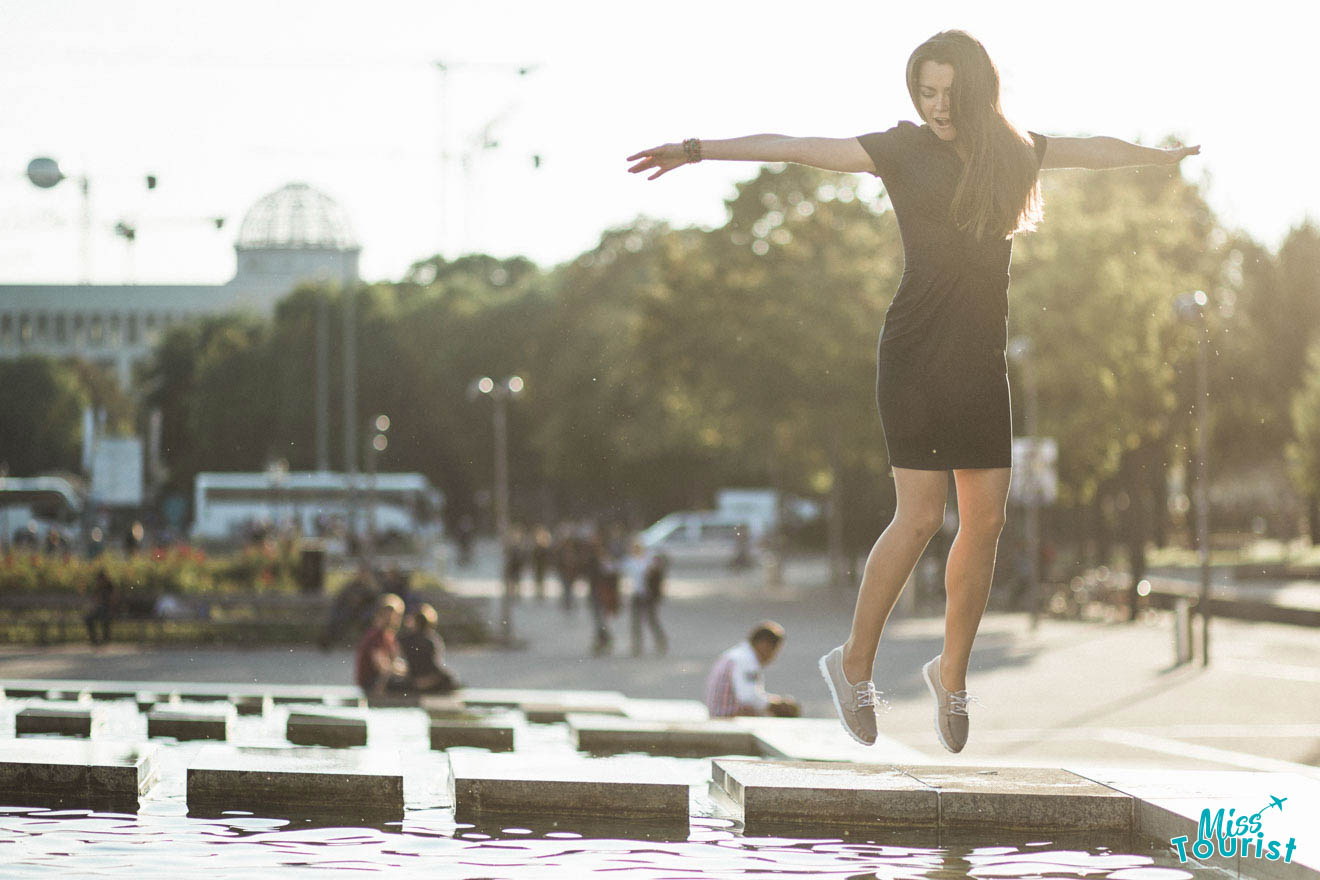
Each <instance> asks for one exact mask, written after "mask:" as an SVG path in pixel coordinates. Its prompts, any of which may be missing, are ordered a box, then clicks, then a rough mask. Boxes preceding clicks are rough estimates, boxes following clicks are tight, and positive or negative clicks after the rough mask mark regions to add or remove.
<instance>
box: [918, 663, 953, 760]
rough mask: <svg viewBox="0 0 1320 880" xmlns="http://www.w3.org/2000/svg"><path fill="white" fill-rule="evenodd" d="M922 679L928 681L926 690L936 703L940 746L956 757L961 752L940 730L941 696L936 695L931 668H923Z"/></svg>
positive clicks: (937, 731)
mask: <svg viewBox="0 0 1320 880" xmlns="http://www.w3.org/2000/svg"><path fill="white" fill-rule="evenodd" d="M921 677H922V678H924V679H926V690H928V691H930V696H931V699H932V700H934V701H935V736H936V737H937V738H938V739H939V741H940V745H942V746H944V748H946V749H948V750H949V751H950V752H953V753H954V754H955V755H956V754H958V752H959V751H960V750H959V749H955V748H953V747H952V746H950V745H949V744H948V742H946V741H945V739H944V731H943V730H941V729H940V695H939V694H937V693H935V681H934V679H932V678H931V677H930V670H929V667H926V666H923V667H922V668H921Z"/></svg>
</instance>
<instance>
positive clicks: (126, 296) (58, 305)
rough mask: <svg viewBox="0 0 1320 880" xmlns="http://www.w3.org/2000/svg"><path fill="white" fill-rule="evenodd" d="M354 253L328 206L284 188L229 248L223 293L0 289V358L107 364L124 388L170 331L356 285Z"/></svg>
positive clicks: (319, 197) (193, 288)
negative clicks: (232, 267) (309, 291)
mask: <svg viewBox="0 0 1320 880" xmlns="http://www.w3.org/2000/svg"><path fill="white" fill-rule="evenodd" d="M361 252H362V248H361V245H359V244H358V242H357V238H356V236H355V235H354V233H353V229H352V224H351V223H350V222H349V219H348V216H347V214H346V213H345V212H344V209H343V208H342V207H340V206H339V204H338V203H336V202H335V201H334V199H332V198H330V197H329V196H327V195H326V194H325V193H323V192H320V191H319V190H316V189H314V188H312V187H311V186H309V185H307V184H305V183H290V184H288V185H287V186H284V187H281V188H280V189H278V190H276V191H274V192H272V193H269V194H268V195H265V196H263V197H262V198H260V199H258V200H257V202H256V203H255V204H254V205H253V206H252V207H251V208H250V209H249V210H248V212H247V214H246V216H244V218H243V223H242V225H241V226H240V227H239V233H238V240H237V242H235V244H234V253H235V256H236V257H237V268H236V271H235V273H234V277H233V278H232V279H231V280H230V281H229V282H228V283H227V284H222V285H218V286H217V285H163V284H12V285H3V284H0V358H5V359H14V358H19V357H23V356H26V355H45V356H48V357H80V358H83V359H85V360H89V361H93V362H96V363H105V364H110V365H113V366H114V369H115V372H116V374H117V375H118V376H119V381H120V384H121V385H122V386H123V387H125V388H128V387H129V386H130V385H131V384H132V376H133V366H134V365H135V364H138V363H141V362H144V361H146V360H147V358H148V357H149V356H150V354H151V348H152V346H153V345H154V344H155V343H156V342H157V341H158V340H159V338H160V335H161V333H162V332H163V331H164V330H166V329H168V328H169V327H171V326H173V325H174V324H176V323H179V322H181V321H187V320H190V319H193V318H197V317H200V316H202V315H210V314H219V313H224V312H230V311H235V310H248V311H255V312H258V313H261V314H270V313H271V312H272V311H273V310H274V307H275V304H276V303H277V302H279V300H280V299H281V298H282V297H283V296H285V295H286V294H287V293H288V292H289V291H291V290H292V289H293V288H294V287H296V286H297V285H298V284H300V283H302V282H304V281H330V282H339V281H341V280H343V279H348V280H350V281H357V280H358V277H359V276H358V257H359V255H360V254H361Z"/></svg>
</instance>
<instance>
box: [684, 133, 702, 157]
mask: <svg viewBox="0 0 1320 880" xmlns="http://www.w3.org/2000/svg"><path fill="white" fill-rule="evenodd" d="M683 153H684V154H685V155H686V156H687V160H688V161H689V162H700V161H701V141H699V140H697V139H696V138H688V139H687V140H685V141H683Z"/></svg>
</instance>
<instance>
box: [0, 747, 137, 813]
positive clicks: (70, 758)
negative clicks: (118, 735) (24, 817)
mask: <svg viewBox="0 0 1320 880" xmlns="http://www.w3.org/2000/svg"><path fill="white" fill-rule="evenodd" d="M156 754H157V747H156V746H154V745H141V744H136V743H121V742H113V741H95V742H78V741H71V740H24V741H23V742H21V743H19V742H17V741H13V740H11V741H8V742H5V741H0V800H3V802H4V803H7V804H11V805H13V806H49V807H57V808H58V807H68V808H80V809H92V810H106V811H110V812H136V811H137V808H138V797H139V795H142V794H145V793H146V791H147V789H148V788H149V787H150V786H151V784H152V782H153V781H154V780H155V774H156Z"/></svg>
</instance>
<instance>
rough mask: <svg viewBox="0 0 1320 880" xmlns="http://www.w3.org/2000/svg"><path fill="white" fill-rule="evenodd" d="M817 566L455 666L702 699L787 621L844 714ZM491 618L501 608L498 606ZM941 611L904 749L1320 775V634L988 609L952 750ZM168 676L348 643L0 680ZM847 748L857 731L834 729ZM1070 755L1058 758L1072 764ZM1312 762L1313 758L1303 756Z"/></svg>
mask: <svg viewBox="0 0 1320 880" xmlns="http://www.w3.org/2000/svg"><path fill="white" fill-rule="evenodd" d="M492 573H493V572H492V571H491V570H490V566H489V564H483V565H481V566H479V567H478V568H477V569H475V570H474V571H473V572H471V573H463V572H459V573H457V575H456V577H455V581H454V582H455V584H456V587H457V589H458V590H459V591H460V592H463V593H466V594H470V595H486V596H492V595H494V594H495V592H496V590H497V589H498V587H497V584H496V582H495V581H494V579H493V578H492V577H491V574H492ZM820 574H821V572H819V571H817V570H816V568H813V567H812V566H811V565H810V564H807V565H804V566H801V567H798V568H796V569H790V570H789V580H790V584H791V586H790V587H788V588H785V589H784V590H782V591H781V592H780V593H778V594H772V593H770V592H769V591H767V589H766V588H765V587H764V585H763V583H762V581H761V578H760V576H759V574H757V573H750V574H744V575H739V576H736V577H733V576H729V575H727V573H714V574H712V575H710V576H703V577H695V576H682V575H680V576H678V577H677V578H676V579H675V582H674V584H673V589H672V590H671V595H670V598H669V599H668V600H667V601H666V602H665V603H664V605H663V606H662V612H661V616H662V619H663V621H664V625H665V627H666V629H667V631H668V632H669V634H670V640H671V650H670V652H669V653H668V654H667V655H666V656H663V657H659V656H656V655H654V654H653V653H650V652H649V647H650V646H649V644H648V653H647V654H646V655H645V656H643V657H640V658H634V657H632V656H630V654H629V652H628V641H629V640H628V627H627V623H628V621H627V619H626V617H624V618H620V619H616V620H615V621H614V630H615V636H616V653H615V654H614V655H612V656H606V657H600V658H596V657H591V656H590V655H589V652H588V645H589V643H590V640H591V623H590V615H589V614H588V613H587V611H586V609H585V608H584V607H583V606H582V604H581V603H580V602H579V603H578V605H577V607H576V609H575V610H574V611H573V612H572V613H566V612H564V611H563V610H562V609H561V607H560V605H559V603H558V600H557V599H552V598H547V599H546V600H545V601H541V602H538V601H536V600H534V599H530V598H525V599H523V600H522V601H521V602H520V603H519V604H518V605H517V606H516V608H515V615H514V624H515V632H516V634H517V636H518V637H519V638H520V639H521V640H522V641H523V643H524V647H522V648H520V649H514V650H504V649H500V648H495V647H455V648H453V649H451V662H452V664H453V665H454V666H455V667H456V669H457V670H458V671H459V673H460V675H461V676H462V677H463V678H464V680H465V681H466V683H468V684H470V685H474V686H503V687H529V688H574V689H581V688H591V689H609V690H619V691H622V692H624V693H625V694H627V695H629V696H632V697H674V698H697V699H699V698H700V697H701V693H702V688H703V683H704V679H705V675H706V671H707V669H708V668H709V664H710V662H711V661H712V660H713V659H714V657H715V656H716V655H717V654H718V653H719V652H720V651H721V650H723V649H724V648H725V647H728V646H729V645H732V644H733V643H735V642H736V641H738V640H739V639H741V638H742V637H744V635H745V633H746V631H747V630H748V628H749V627H750V626H751V625H752V624H753V623H755V622H756V621H757V620H758V619H760V618H762V617H771V618H774V619H776V620H778V621H780V622H781V623H783V624H784V625H785V626H786V627H787V629H788V639H787V641H786V642H785V646H784V649H783V651H781V653H780V656H779V658H778V659H777V661H776V662H775V663H774V664H773V665H772V666H771V667H770V668H769V670H768V671H767V680H768V684H769V687H770V689H771V690H774V691H777V692H781V693H787V694H791V695H793V696H795V697H797V698H798V699H799V700H800V701H801V702H802V704H803V708H804V711H805V714H806V715H809V716H817V717H828V716H830V715H831V714H832V707H831V705H830V702H829V697H828V695H827V693H826V691H825V688H824V685H823V684H822V683H821V682H820V681H819V677H818V674H817V671H816V658H817V657H818V656H819V655H820V654H821V653H823V652H824V651H825V650H828V649H829V648H830V647H833V646H834V645H836V644H839V643H840V642H841V641H842V640H843V639H844V638H845V637H846V635H847V629H848V625H849V621H850V619H851V614H852V604H853V600H854V597H855V593H854V592H853V591H832V590H829V589H828V588H825V587H823V586H820V585H819V582H820V580H821V578H820V577H818V575H820ZM491 608H492V610H493V609H494V608H495V603H494V602H493V601H492V602H491ZM942 630H943V621H942V620H941V619H938V618H931V617H924V618H923V617H903V616H902V614H901V612H900V613H896V615H895V619H893V620H891V622H890V625H889V627H888V629H887V631H886V633H885V637H884V639H883V640H882V643H881V646H880V652H879V657H878V659H877V664H876V682H877V686H878V687H879V688H880V689H881V690H883V691H885V692H886V696H887V697H888V699H889V700H890V702H891V703H892V705H893V709H892V711H891V712H889V713H888V714H886V715H885V716H883V717H882V719H881V730H882V732H883V733H884V734H885V735H886V736H887V737H889V738H890V739H889V742H890V743H891V744H892V745H893V746H894V747H896V748H902V749H913V750H916V751H917V752H920V753H922V754H924V755H926V756H928V758H929V759H931V760H937V759H938V760H945V759H946V758H948V759H950V760H952V761H953V762H961V763H986V764H1024V765H1025V764H1031V765H1051V766H1062V765H1063V763H1068V762H1071V763H1080V762H1085V763H1086V764H1088V765H1092V766H1108V765H1112V766H1124V767H1152V768H1154V767H1159V768H1164V769H1180V768H1188V769H1191V768H1199V769H1230V768H1237V769H1249V770H1275V771H1290V772H1303V773H1307V774H1309V775H1313V776H1315V777H1317V778H1320V639H1317V638H1316V634H1315V631H1314V630H1312V629H1307V628H1299V627H1294V626H1288V625H1284V624H1268V623H1251V622H1245V621H1230V620H1222V621H1216V622H1215V624H1214V627H1213V630H1212V651H1213V662H1212V664H1211V666H1210V667H1209V668H1208V669H1204V668H1202V667H1201V666H1199V665H1195V666H1184V667H1181V668H1171V661H1172V657H1173V645H1172V634H1171V620H1170V615H1169V614H1167V613H1164V612H1157V613H1152V614H1151V616H1149V617H1148V618H1147V619H1144V620H1142V621H1139V622H1137V623H1135V624H1119V623H1112V624H1107V623H1094V622H1089V623H1088V622H1071V621H1053V620H1045V621H1042V623H1041V625H1040V627H1039V628H1038V629H1037V630H1036V631H1034V632H1033V631H1031V629H1030V628H1029V625H1028V621H1027V619H1026V617H1025V615H1020V614H991V615H987V617H986V619H985V621H984V623H983V626H982V629H981V633H980V636H979V637H978V639H977V643H976V648H975V650H974V652H973V655H972V669H971V672H970V675H969V680H968V683H969V687H970V689H971V690H972V692H973V693H974V694H976V695H978V696H979V697H980V699H981V701H982V702H980V703H979V704H974V706H973V710H972V711H973V727H972V738H971V742H970V744H969V746H968V748H967V750H966V751H965V752H964V753H963V754H962V755H959V756H957V757H956V758H954V757H952V756H948V755H947V753H945V752H944V751H943V750H942V749H941V748H940V746H939V745H938V743H937V742H936V740H935V736H934V732H933V730H932V725H931V717H930V715H931V706H930V698H929V695H928V694H927V692H926V690H925V687H924V685H923V683H922V682H921V680H920V674H919V673H920V667H921V664H922V663H924V662H925V661H926V660H928V659H930V658H931V657H933V656H934V655H935V654H937V653H938V652H939V650H940V644H941V637H942ZM6 677H7V678H40V677H46V678H66V679H75V678H89V679H90V678H95V679H113V678H121V679H169V680H191V681H253V682H290V683H317V682H325V683H334V684H342V683H344V682H347V681H349V680H350V679H351V657H350V656H349V654H348V652H344V651H338V652H333V653H329V654H324V653H321V652H318V651H316V650H314V649H306V650H302V649H267V650H241V651H238V650H235V651H227V650H206V649H198V650H177V649H168V650H166V649H146V650H139V649H136V648H131V647H127V646H125V647H119V646H112V647H111V648H109V649H107V650H104V651H102V652H99V653H93V652H91V651H90V650H88V649H86V648H73V647H62V648H56V649H48V650H43V651H37V650H35V649H31V648H24V649H0V678H6ZM838 736H839V738H840V740H841V741H843V740H845V739H846V737H845V735H844V733H843V731H842V730H839V731H838ZM1061 762H1062V763H1061ZM1299 765H1307V766H1299Z"/></svg>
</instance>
